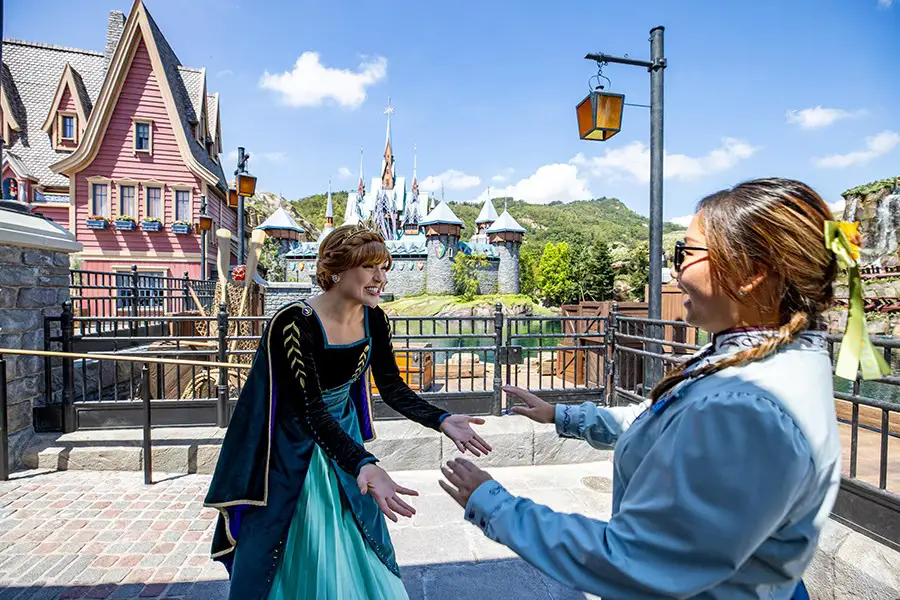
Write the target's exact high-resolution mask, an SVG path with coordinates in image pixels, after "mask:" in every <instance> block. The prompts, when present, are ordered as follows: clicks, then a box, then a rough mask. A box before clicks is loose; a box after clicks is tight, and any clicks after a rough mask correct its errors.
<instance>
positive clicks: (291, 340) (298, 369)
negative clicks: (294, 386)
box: [282, 321, 306, 390]
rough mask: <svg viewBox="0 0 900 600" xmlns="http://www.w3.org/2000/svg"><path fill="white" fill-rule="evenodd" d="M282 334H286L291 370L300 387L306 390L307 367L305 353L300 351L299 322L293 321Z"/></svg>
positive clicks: (285, 342) (286, 346)
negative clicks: (304, 361) (304, 360)
mask: <svg viewBox="0 0 900 600" xmlns="http://www.w3.org/2000/svg"><path fill="white" fill-rule="evenodd" d="M282 333H284V347H285V350H286V351H287V358H288V360H289V361H290V367H291V370H293V371H294V377H296V379H297V381H298V382H299V383H300V387H301V388H302V389H304V390H305V389H306V365H305V364H303V358H302V357H303V353H302V352H301V350H300V328H299V327H297V322H296V321H291V322H290V323H288V324H287V325H286V326H285V328H284V331H283V332H282Z"/></svg>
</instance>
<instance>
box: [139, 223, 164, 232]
mask: <svg viewBox="0 0 900 600" xmlns="http://www.w3.org/2000/svg"><path fill="white" fill-rule="evenodd" d="M141 229H143V230H144V231H162V222H160V221H143V222H142V223H141Z"/></svg>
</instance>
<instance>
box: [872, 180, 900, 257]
mask: <svg viewBox="0 0 900 600" xmlns="http://www.w3.org/2000/svg"><path fill="white" fill-rule="evenodd" d="M898 226H900V193H896V192H894V193H892V194H890V195H888V196H885V197H884V198H882V199H881V202H879V203H878V208H877V209H876V211H875V231H876V235H875V247H874V248H873V250H874V251H875V255H876V256H879V257H883V256H890V255H893V254H894V253H895V252H896V251H897V228H898Z"/></svg>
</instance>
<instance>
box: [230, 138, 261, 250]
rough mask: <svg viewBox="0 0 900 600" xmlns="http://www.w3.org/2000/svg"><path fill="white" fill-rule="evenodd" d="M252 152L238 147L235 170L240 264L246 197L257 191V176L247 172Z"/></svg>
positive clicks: (242, 248)
mask: <svg viewBox="0 0 900 600" xmlns="http://www.w3.org/2000/svg"><path fill="white" fill-rule="evenodd" d="M249 159H250V153H249V152H244V148H243V146H241V147H239V148H238V164H237V169H235V171H234V175H235V178H236V182H235V188H236V190H235V191H236V192H237V219H238V264H239V265H243V264H245V263H244V224H245V223H244V222H245V220H246V218H245V215H244V198H249V197H251V196H253V194H255V193H256V177H254V176H253V175H251V174H250V173H248V172H247V161H248V160H249Z"/></svg>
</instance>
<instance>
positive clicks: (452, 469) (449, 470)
mask: <svg viewBox="0 0 900 600" xmlns="http://www.w3.org/2000/svg"><path fill="white" fill-rule="evenodd" d="M441 473H443V474H444V477H446V478H447V481H449V482H450V484H452V485H448V484H447V483H445V482H444V481H438V484H439V485H440V486H441V488H443V490H444V491H445V492H447V493H448V494H450V497H451V498H453V499H454V500H456V503H457V504H459V505H460V506H462V507H463V508H465V507H466V505H467V504H468V503H469V498H470V497H471V496H472V494H473V493H474V492H475V490H476V489H478V486H480V485H481V484H482V483H484V482H485V481H490V480H492V479H493V477H491V476H490V474H489V473H488V472H487V471H482V470H481V469H479V468H478V467H476V466H475V465H473V464H472V463H470V462H469V461H467V460H466V459H464V458H455V459H453V460H451V461H448V462H447V466H446V467H441Z"/></svg>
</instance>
